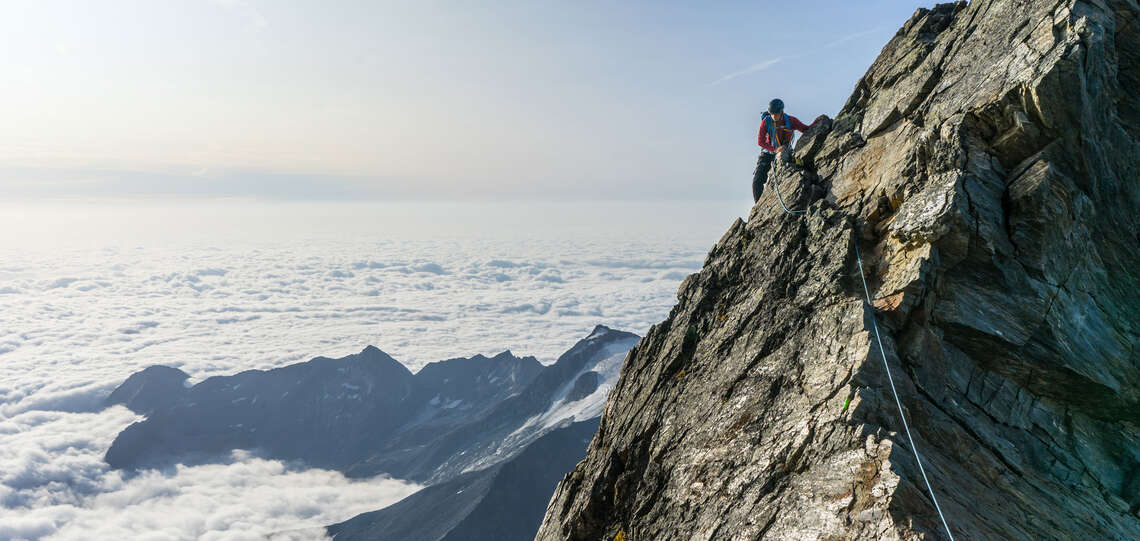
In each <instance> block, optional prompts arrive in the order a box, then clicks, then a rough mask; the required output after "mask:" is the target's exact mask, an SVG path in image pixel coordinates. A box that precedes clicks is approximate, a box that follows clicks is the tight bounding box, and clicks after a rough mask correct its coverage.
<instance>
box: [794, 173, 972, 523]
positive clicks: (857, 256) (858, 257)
mask: <svg viewBox="0 0 1140 541" xmlns="http://www.w3.org/2000/svg"><path fill="white" fill-rule="evenodd" d="M773 184H775V186H776V195H777V196H778V197H779V198H780V206H781V207H784V212H786V213H788V214H792V215H796V214H803V213H805V212H807V209H801V210H790V209H788V207H787V205H785V204H784V196H783V195H780V185H779V183H776V182H774V183H773ZM855 259H856V261H858V264H859V278H860V279H861V280H862V281H863V294H864V295H865V296H866V297H867V306H868V307H869V308H870V309H871V329H872V330H874V331H875V342H877V343H878V344H879V356H880V357H882V359H883V370H885V371H886V372H887V382H889V383H890V384H891V394H892V395H894V397H895V406H898V409H899V418H900V419H902V425H903V430H904V431H906V439H907V441H909V442H910V450H911V452H912V453H914V461H915V462H916V463H917V464H918V471H919V473H921V474H922V481H923V482H924V483H926V492H927V493H928V494H930V501H932V502H934V509H935V510H936V511H938V518H939V519H941V520H942V527H943V528H945V529H946V535H947V536H948V537H949V538H950V541H954V534H953V533H951V532H950V525H949V524H947V523H946V517H945V516H944V515H943V514H942V507H941V506H940V505H938V498H935V497H934V489H933V488H931V486H930V479H927V478H926V468H924V467H922V459H921V458H919V456H918V447H917V446H916V445H915V444H914V437H912V436H911V435H910V425H909V424H907V422H906V414H905V413H903V407H902V401H900V400H899V391H898V389H896V388H895V378H894V377H893V376H891V367H890V365H888V364H887V350H886V349H885V348H884V347H883V339H882V338H881V337H880V336H879V324H878V322H877V321H876V318H875V305H874V304H873V303H872V302H871V290H870V289H868V288H867V277H866V276H865V275H864V274H863V256H862V254H860V253H859V242H858V241H856V242H855ZM848 401H850V399H848ZM843 409H844V411H846V410H847V403H844V404H843Z"/></svg>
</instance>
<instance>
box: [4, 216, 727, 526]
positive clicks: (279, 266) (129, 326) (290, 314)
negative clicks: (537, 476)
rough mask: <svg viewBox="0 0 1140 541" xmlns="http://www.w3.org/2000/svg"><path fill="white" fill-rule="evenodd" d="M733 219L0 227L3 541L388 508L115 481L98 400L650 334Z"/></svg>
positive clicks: (290, 487)
mask: <svg viewBox="0 0 1140 541" xmlns="http://www.w3.org/2000/svg"><path fill="white" fill-rule="evenodd" d="M731 210H732V209H731V207H729V206H727V205H701V204H694V203H683V204H672V205H670V204H661V205H636V204H635V205H606V204H591V205H583V206H580V207H574V206H570V207H567V206H558V205H553V206H549V205H548V206H542V205H535V204H534V203H526V204H520V205H507V204H503V205H499V206H493V205H492V206H476V207H467V206H462V205H460V206H446V205H445V206H439V205H434V206H431V205H429V206H415V205H411V206H398V205H396V206H392V205H389V206H375V205H360V206H353V205H330V206H304V205H268V206H263V205H254V204H217V203H210V204H201V205H189V206H157V207H150V206H143V205H138V204H128V205H110V206H107V207H90V206H80V205H74V206H72V205H64V206H62V207H51V208H25V207H18V208H9V209H4V208H0V303H2V305H3V309H2V310H0V539H10V538H11V539H18V538H32V539H35V538H40V537H43V536H49V537H51V538H61V539H70V538H87V539H90V538H93V537H92V536H94V538H105V539H144V538H154V539H192V538H198V537H201V538H205V539H211V538H213V537H210V536H211V535H218V536H219V537H217V538H219V539H221V538H227V539H228V538H230V537H221V536H223V535H227V536H228V535H232V536H236V537H233V538H241V537H240V536H242V535H256V536H263V535H265V534H266V533H267V532H279V531H284V530H289V531H291V532H293V536H294V537H298V538H306V537H308V536H311V535H313V534H314V532H315V534H316V535H319V534H320V530H319V526H322V525H325V524H329V523H332V522H336V521H339V520H343V519H345V518H348V517H350V516H352V515H353V514H355V513H358V512H362V511H367V510H372V509H378V508H380V507H383V506H384V505H385V504H386V502H391V501H395V500H396V499H399V498H400V497H402V496H403V495H406V494H408V493H410V492H411V491H414V490H415V488H416V487H414V486H410V485H407V484H404V483H402V482H400V481H395V480H384V479H374V480H371V481H367V482H349V481H347V480H345V479H344V478H343V477H341V476H340V475H339V474H337V473H334V472H327V471H320V470H298V471H292V470H290V469H288V468H286V467H285V466H283V465H282V464H280V463H278V462H275V461H267V460H261V459H257V458H253V457H243V456H238V457H235V459H234V460H233V461H232V463H230V464H225V465H216V466H195V467H183V468H179V469H177V470H174V471H169V472H162V473H156V472H155V473H148V474H144V475H142V476H140V477H137V478H134V479H129V480H128V479H123V478H122V477H120V476H119V474H118V473H116V472H108V471H107V470H106V465H105V464H104V463H103V461H102V456H103V453H104V452H105V451H106V449H107V447H108V446H109V445H110V442H111V441H112V439H113V438H114V436H115V434H116V433H117V432H118V431H119V430H121V429H122V428H124V427H125V426H126V425H128V424H129V423H131V422H132V421H133V420H134V419H135V417H134V415H133V414H131V413H130V412H128V411H126V410H124V409H122V408H113V409H110V410H105V411H101V412H100V411H99V409H100V406H101V403H102V401H103V399H104V398H105V397H106V395H107V394H108V393H109V392H110V390H111V389H113V388H114V386H116V385H118V384H119V383H121V382H122V381H123V380H124V379H125V378H126V377H127V376H128V375H130V374H131V373H132V372H134V371H137V370H140V369H142V368H144V367H146V366H148V365H152V364H166V365H170V366H176V367H179V368H182V369H183V370H185V371H186V372H188V373H189V374H190V375H191V376H192V377H193V378H194V379H195V380H200V379H202V378H205V377H208V376H211V375H218V374H231V373H235V372H238V371H241V370H245V369H250V368H271V367H275V366H282V365H286V364H290V363H295V362H299V361H305V360H308V359H310V358H312V357H315V356H318V355H325V356H342V355H346V354H349V353H355V352H358V351H360V350H361V349H362V348H363V347H364V346H365V345H368V344H374V345H376V346H378V347H380V348H381V349H383V350H385V351H387V352H388V353H390V354H392V355H393V356H394V357H396V358H397V359H399V360H400V361H402V362H404V363H405V364H407V365H408V366H409V367H410V368H412V369H413V370H414V369H418V368H419V367H420V366H422V365H424V364H425V363H427V362H431V361H435V360H440V359H446V358H452V357H456V356H468V355H473V354H476V353H484V354H493V353H497V352H499V351H502V350H503V349H507V348H510V349H511V350H513V351H514V352H515V353H517V354H526V355H536V356H538V357H539V359H540V360H542V361H544V362H550V361H553V360H554V358H555V357H556V356H557V355H558V354H560V353H562V352H563V351H565V350H566V349H568V348H569V347H570V346H571V345H573V343H574V342H575V341H577V340H578V339H580V338H582V337H583V336H584V335H585V334H586V333H587V332H589V330H590V329H591V328H592V327H593V326H594V325H595V324H599V323H602V324H606V325H609V326H611V327H614V328H619V329H624V330H629V331H633V332H637V333H644V332H645V331H646V329H647V328H648V327H649V326H650V325H652V324H654V323H657V322H658V321H660V320H661V319H663V318H664V317H665V316H666V315H667V313H668V311H669V309H670V307H671V306H672V305H673V303H674V302H675V295H676V290H677V285H678V283H679V282H680V280H681V279H683V278H684V277H685V276H686V275H687V274H689V273H691V272H694V271H696V270H697V269H699V267H700V265H701V262H702V260H703V258H704V255H705V253H706V251H707V250H708V248H709V247H710V246H711V245H712V243H713V242H714V241H715V240H716V239H717V238H718V236H719V234H720V233H721V232H722V230H723V229H724V228H725V226H727V225H728V224H729V223H730V221H731V220H732V218H733V217H734V216H733V213H732V212H731ZM314 527H316V528H317V529H316V530H313V529H312V528H314ZM208 532H214V533H208ZM258 538H261V537H258Z"/></svg>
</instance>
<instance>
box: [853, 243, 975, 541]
mask: <svg viewBox="0 0 1140 541" xmlns="http://www.w3.org/2000/svg"><path fill="white" fill-rule="evenodd" d="M855 259H856V260H857V261H858V262H859V278H861V279H862V280H863V294H864V295H866V296H867V306H868V307H870V309H871V328H872V329H874V330H875V341H876V342H878V343H879V354H880V356H881V357H882V358H883V370H886V371H887V381H888V382H890V384H891V394H893V395H894V396H895V405H896V406H898V408H899V418H900V419H902V424H903V430H905V431H906V439H907V440H908V441H910V450H911V452H913V453H914V461H915V462H917V463H918V471H919V472H920V473H922V480H923V481H924V482H925V483H926V491H927V492H928V493H930V500H931V501H933V502H934V509H936V510H937V511H938V518H940V519H942V527H943V528H946V535H947V536H949V537H950V541H954V534H952V533H950V526H949V525H948V524H946V517H945V516H943V514H942V507H941V506H939V505H938V498H935V497H934V489H933V488H931V487H930V479H927V478H926V468H923V467H922V459H921V458H919V456H918V447H916V446H915V445H914V438H913V437H911V435H910V426H909V425H907V422H906V414H904V413H903V407H902V402H900V401H899V391H898V389H896V388H895V378H893V377H892V376H891V367H890V366H888V365H887V350H886V349H884V348H883V339H882V338H880V337H879V324H878V323H876V322H875V305H874V304H872V303H871V291H870V290H869V289H867V277H866V276H864V275H863V257H862V256H861V255H860V254H859V242H858V241H856V242H855Z"/></svg>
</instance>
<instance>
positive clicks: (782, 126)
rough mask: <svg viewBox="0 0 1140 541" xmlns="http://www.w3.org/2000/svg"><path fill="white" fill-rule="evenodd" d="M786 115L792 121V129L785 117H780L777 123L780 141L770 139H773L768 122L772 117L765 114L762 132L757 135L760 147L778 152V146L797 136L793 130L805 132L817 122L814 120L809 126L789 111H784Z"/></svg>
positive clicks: (761, 124)
mask: <svg viewBox="0 0 1140 541" xmlns="http://www.w3.org/2000/svg"><path fill="white" fill-rule="evenodd" d="M784 115H785V116H787V117H788V120H789V121H791V124H792V129H791V130H789V129H788V123H787V122H785V121H784V120H783V119H780V121H779V122H777V123H776V138H777V139H779V141H770V140H769V139H771V135H770V134H769V133H768V122H771V121H772V117H771V116H765V117H764V120H762V121H761V122H760V134H759V136H757V142H758V143H760V148H763V149H764V150H767V151H768V152H776V148H778V147H779V146H780V145H787V144H790V143H791V142H792V137H794V136H795V132H794V131H793V130H796V131H800V132H805V131H807V130H808V128H811V126H815V122H812V123H811V126H808V125H805V124H804V123H803V122H800V119H798V118H796V117H794V116H792V115H789V114H787V113H784Z"/></svg>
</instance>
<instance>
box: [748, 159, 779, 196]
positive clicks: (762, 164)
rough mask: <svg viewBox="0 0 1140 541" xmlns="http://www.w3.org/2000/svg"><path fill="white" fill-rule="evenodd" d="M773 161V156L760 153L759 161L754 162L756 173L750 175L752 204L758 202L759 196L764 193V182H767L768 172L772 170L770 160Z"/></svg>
mask: <svg viewBox="0 0 1140 541" xmlns="http://www.w3.org/2000/svg"><path fill="white" fill-rule="evenodd" d="M774 159H776V155H775V154H769V153H767V152H761V153H760V159H758V160H756V171H755V172H753V173H752V202H753V203H755V202H757V201H759V200H760V194H762V193H764V182H766V181H767V180H768V170H769V169H771V168H772V160H774Z"/></svg>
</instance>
